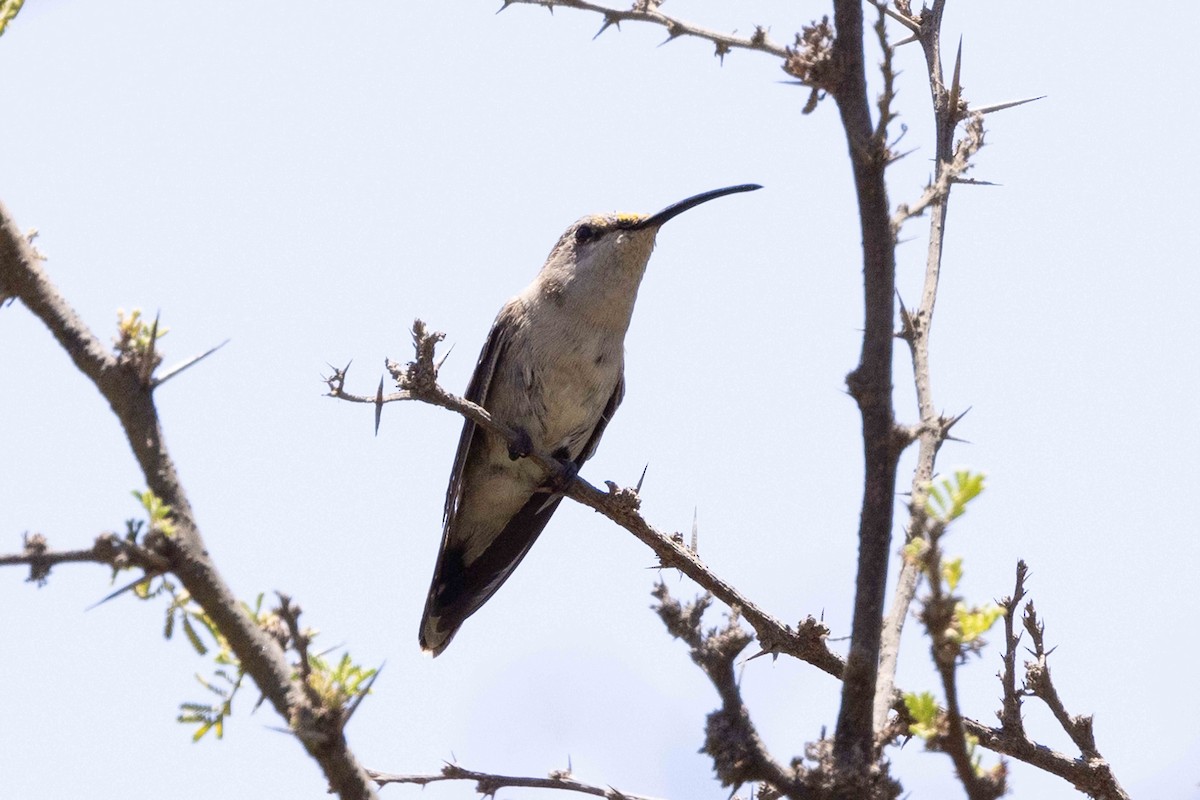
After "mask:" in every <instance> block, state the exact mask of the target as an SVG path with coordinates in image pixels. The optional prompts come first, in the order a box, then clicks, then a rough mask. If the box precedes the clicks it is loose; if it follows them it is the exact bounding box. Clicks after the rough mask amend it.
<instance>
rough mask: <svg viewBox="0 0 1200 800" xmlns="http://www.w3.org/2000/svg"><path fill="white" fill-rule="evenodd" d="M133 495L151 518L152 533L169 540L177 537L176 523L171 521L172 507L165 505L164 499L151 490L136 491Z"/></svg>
mask: <svg viewBox="0 0 1200 800" xmlns="http://www.w3.org/2000/svg"><path fill="white" fill-rule="evenodd" d="M132 494H133V496H134V497H136V498H137V499H138V502H140V503H141V504H142V508H144V509H146V514H147V515H148V516H149V517H150V530H151V531H152V532H153V531H157V532H158V533H161V534H162V535H163V536H166V537H167V538H170V537H172V536H174V535H175V523H174V522H172V521H171V507H170V506H169V505H167V504H166V503H164V502H163V501H162V498H160V497H159V496H158V495H156V494H155V493H154V492H152V491H150V490H149V489H147V490H146V491H144V492H139V491H137V490H136V489H135V490H134V491H133V493H132Z"/></svg>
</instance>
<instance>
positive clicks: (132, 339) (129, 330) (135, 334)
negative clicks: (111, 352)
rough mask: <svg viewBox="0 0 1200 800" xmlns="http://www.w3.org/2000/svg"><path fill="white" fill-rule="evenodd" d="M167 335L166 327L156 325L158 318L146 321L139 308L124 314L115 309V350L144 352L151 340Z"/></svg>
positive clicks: (148, 348) (148, 347)
mask: <svg viewBox="0 0 1200 800" xmlns="http://www.w3.org/2000/svg"><path fill="white" fill-rule="evenodd" d="M166 335H167V329H166V328H160V327H159V326H158V320H152V321H150V322H147V321H146V318H145V317H143V316H142V311H141V309H140V308H135V309H134V310H133V311H131V312H130V313H128V314H126V313H125V310H124V309H117V342H116V345H117V352H118V353H146V352H149V350H150V344H151V342H153V341H155V340H157V339H161V338H162V337H164V336H166Z"/></svg>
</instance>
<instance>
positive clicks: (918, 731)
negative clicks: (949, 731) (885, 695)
mask: <svg viewBox="0 0 1200 800" xmlns="http://www.w3.org/2000/svg"><path fill="white" fill-rule="evenodd" d="M904 707H905V708H907V709H908V713H909V714H910V715H912V718H913V719H914V720H916V721H915V722H913V724H912V725H909V726H908V732H909V733H911V734H912V735H913V736H916V737H919V738H921V739H924V740H925V741H926V742H929V741H931V740H932V739H933V738H934V737H935V736H937V735H938V707H937V701H936V700H935V699H934V697H933V693H932V692H921V693H920V694H916V693H915V692H905V693H904Z"/></svg>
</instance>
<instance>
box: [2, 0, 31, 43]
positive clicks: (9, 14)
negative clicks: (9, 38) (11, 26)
mask: <svg viewBox="0 0 1200 800" xmlns="http://www.w3.org/2000/svg"><path fill="white" fill-rule="evenodd" d="M23 5H25V0H0V36H3V35H4V32H5V31H6V30H8V23H10V22H12V21H13V20H14V19H16V16H17V14H18V13H20V11H21V6H23Z"/></svg>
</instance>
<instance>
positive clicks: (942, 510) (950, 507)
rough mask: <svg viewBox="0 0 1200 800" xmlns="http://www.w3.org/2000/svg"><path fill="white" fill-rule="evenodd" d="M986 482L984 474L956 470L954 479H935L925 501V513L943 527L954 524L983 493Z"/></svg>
mask: <svg viewBox="0 0 1200 800" xmlns="http://www.w3.org/2000/svg"><path fill="white" fill-rule="evenodd" d="M985 480H986V476H985V475H984V474H983V473H982V472H971V471H970V470H965V469H960V470H956V471H955V472H954V476H953V478H942V479H941V480H940V481H936V479H935V482H930V484H929V487H928V489H927V491H928V495H929V497H928V499H927V500H926V501H925V513H926V514H927V515H929V517H930V518H931V519H934V520H936V521H938V522H941V523H942V524H943V525H946V524H949V523H950V522H953V521H954V520H956V519H958V518H959V517H961V516H962V515H963V514H964V513H965V512H966V510H967V504H968V503H970V502H971V501H972V500H974V499H975V498H976V497H978V496H979V495H980V493H981V492H983V488H984V481H985Z"/></svg>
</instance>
